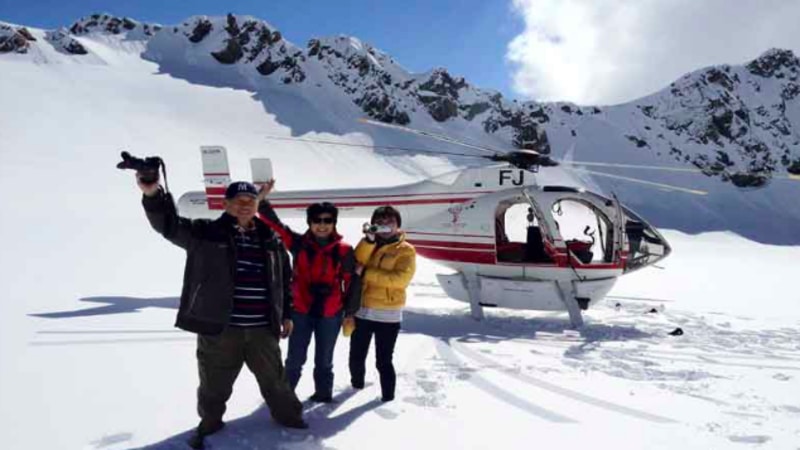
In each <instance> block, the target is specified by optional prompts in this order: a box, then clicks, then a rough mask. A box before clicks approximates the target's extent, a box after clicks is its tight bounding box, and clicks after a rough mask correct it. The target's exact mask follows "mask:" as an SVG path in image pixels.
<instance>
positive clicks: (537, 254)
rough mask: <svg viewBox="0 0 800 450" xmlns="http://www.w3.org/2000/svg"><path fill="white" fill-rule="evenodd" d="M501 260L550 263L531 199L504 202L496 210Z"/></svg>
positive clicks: (499, 258) (497, 241)
mask: <svg viewBox="0 0 800 450" xmlns="http://www.w3.org/2000/svg"><path fill="white" fill-rule="evenodd" d="M495 238H496V244H497V261H498V262H507V263H550V262H552V259H551V258H550V256H549V255H548V254H547V253H546V252H545V250H544V240H543V236H542V231H541V229H540V228H539V224H538V221H537V219H536V216H535V215H534V214H533V213H532V211H531V206H530V204H529V203H527V202H524V203H514V202H501V203H500V204H499V205H498V208H497V212H496V214H495Z"/></svg>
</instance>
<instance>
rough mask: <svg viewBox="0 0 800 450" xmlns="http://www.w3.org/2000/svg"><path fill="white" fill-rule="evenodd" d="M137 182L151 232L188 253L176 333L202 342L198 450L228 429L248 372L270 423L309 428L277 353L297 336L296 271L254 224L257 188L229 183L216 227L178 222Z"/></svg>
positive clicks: (169, 202)
mask: <svg viewBox="0 0 800 450" xmlns="http://www.w3.org/2000/svg"><path fill="white" fill-rule="evenodd" d="M137 179H138V178H137ZM138 180H139V182H138V184H139V187H140V188H141V190H142V192H143V193H144V197H143V199H142V204H143V206H144V210H145V212H146V214H147V219H148V220H149V221H150V224H151V225H152V226H153V228H154V229H155V230H156V231H158V232H159V233H161V234H162V235H163V236H164V237H165V238H166V239H167V240H169V241H170V242H172V243H173V244H175V245H177V246H179V247H181V248H183V249H185V250H186V267H185V271H184V277H183V291H182V292H181V301H180V307H179V310H178V317H177V321H176V324H175V326H177V327H178V328H181V329H183V330H186V331H191V332H193V333H197V335H198V336H197V363H198V369H199V374H200V386H199V388H198V390H197V410H198V413H199V415H200V418H201V421H200V425H199V426H198V427H197V432H196V434H195V436H194V437H193V440H194V444H197V446H202V440H203V437H204V436H206V435H209V434H211V433H214V432H216V431H217V430H219V429H221V428H222V427H223V426H224V423H223V422H222V415H223V414H224V412H225V403H226V402H227V400H228V399H229V398H230V396H231V392H232V389H233V383H234V381H235V380H236V377H237V376H238V375H239V371H240V370H241V368H242V366H243V365H244V364H247V367H248V368H249V369H250V371H251V372H252V373H253V374H254V375H255V377H256V380H257V381H258V385H259V388H260V390H261V394H262V395H263V397H264V400H265V401H266V403H267V405H268V406H269V409H270V413H271V414H272V417H273V418H274V419H275V420H276V421H277V422H278V423H280V424H281V425H284V426H287V427H291V428H307V427H308V425H307V424H306V423H305V422H304V421H303V419H302V404H301V403H300V401H299V400H298V399H297V396H296V395H295V394H294V392H293V390H292V389H291V387H289V384H288V382H287V380H286V374H285V371H284V368H283V364H282V363H281V354H280V353H281V352H280V347H279V346H278V340H279V337H284V338H285V337H287V336H288V335H289V334H291V331H292V321H291V320H290V313H291V309H292V297H291V292H290V290H289V286H290V281H291V275H292V272H291V267H290V265H289V259H288V255H287V252H286V249H285V248H284V246H283V244H282V243H281V242H280V240H279V239H278V238H277V237H276V236H275V234H274V233H273V232H272V230H270V229H269V227H267V226H266V225H264V224H263V223H262V222H261V221H259V220H254V218H255V215H256V207H257V201H256V196H257V194H258V191H257V190H256V188H255V186H253V185H252V184H250V183H247V182H235V183H231V185H230V186H228V189H227V191H226V192H225V212H224V213H223V214H222V215H221V216H220V217H219V218H218V219H216V220H207V219H197V220H189V219H186V218H183V217H179V216H178V214H177V211H176V209H175V203H174V201H173V199H172V195H171V194H169V193H165V192H164V191H163V189H161V187H160V186H159V185H158V184H157V183H154V184H144V183H143V182H142V181H141V180H140V179H138ZM190 443H192V442H190ZM193 446H194V445H193Z"/></svg>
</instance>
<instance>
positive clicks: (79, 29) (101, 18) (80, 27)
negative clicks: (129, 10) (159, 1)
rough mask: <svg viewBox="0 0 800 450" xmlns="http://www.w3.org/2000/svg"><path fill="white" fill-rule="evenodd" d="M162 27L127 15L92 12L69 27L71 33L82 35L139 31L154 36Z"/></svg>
mask: <svg viewBox="0 0 800 450" xmlns="http://www.w3.org/2000/svg"><path fill="white" fill-rule="evenodd" d="M160 29H161V26H160V25H155V24H147V23H141V22H138V21H136V20H133V19H129V18H127V17H116V16H112V15H109V14H92V15H91V16H88V17H84V18H81V19H79V20H78V21H76V22H75V23H74V24H72V26H71V27H69V33H71V34H74V35H76V36H81V35H84V34H89V33H109V34H114V35H117V34H123V33H129V32H134V33H136V32H139V33H141V35H142V36H146V37H149V36H153V35H154V34H155V33H156V32H158V31H159V30H160Z"/></svg>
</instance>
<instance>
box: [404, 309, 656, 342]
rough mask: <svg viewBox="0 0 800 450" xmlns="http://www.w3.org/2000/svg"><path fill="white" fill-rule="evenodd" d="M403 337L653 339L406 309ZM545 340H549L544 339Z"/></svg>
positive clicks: (617, 330) (558, 321)
mask: <svg viewBox="0 0 800 450" xmlns="http://www.w3.org/2000/svg"><path fill="white" fill-rule="evenodd" d="M402 332H403V333H410V334H422V335H426V336H430V337H433V338H435V339H439V340H442V341H444V342H449V341H451V340H454V341H456V342H460V343H490V344H498V343H501V342H504V341H509V340H512V339H513V340H524V341H530V342H536V341H537V339H539V335H540V334H547V335H548V336H550V335H563V336H564V337H565V339H568V340H569V341H571V342H575V343H577V344H580V345H590V344H594V343H598V342H604V341H627V340H639V339H647V338H650V337H654V336H655V335H654V334H652V333H648V332H645V331H642V330H640V329H638V328H636V327H633V326H625V325H610V324H603V323H587V324H585V325H584V326H583V327H582V328H581V329H579V330H574V329H573V328H572V326H571V325H570V323H569V320H567V319H562V318H554V317H521V316H511V315H503V316H501V315H493V314H491V313H489V314H487V315H486V317H485V318H484V319H483V320H481V321H478V320H475V319H473V318H472V317H471V316H469V314H468V312H467V311H465V310H464V311H463V312H461V311H459V312H457V313H452V312H447V313H442V312H438V313H437V312H433V311H429V310H425V309H419V308H406V309H405V310H404V312H403V326H402ZM548 340H552V338H551V337H548Z"/></svg>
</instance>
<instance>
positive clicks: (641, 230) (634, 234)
mask: <svg viewBox="0 0 800 450" xmlns="http://www.w3.org/2000/svg"><path fill="white" fill-rule="evenodd" d="M622 212H623V214H624V216H625V217H624V219H625V235H626V236H627V238H628V263H627V264H626V265H625V272H632V271H634V270H637V269H641V268H642V267H645V266H649V265H650V264H654V263H656V262H658V261H659V260H661V259H664V258H666V257H667V255H669V254H670V252H671V251H672V248H671V247H670V246H669V244H668V243H667V241H666V239H664V237H663V236H661V235H660V234H659V233H658V232H657V231H656V230H655V229H653V227H651V226H650V225H649V224H648V223H647V222H645V221H644V219H642V218H641V217H639V216H638V215H636V213H634V212H633V211H631V210H630V209H628V208H625V207H624V206H623V207H622Z"/></svg>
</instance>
